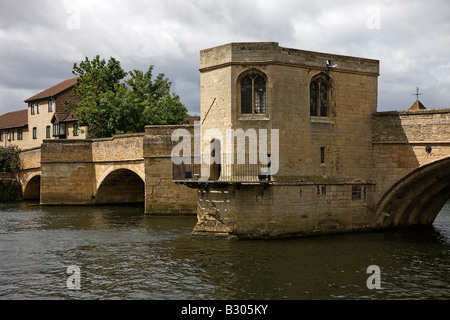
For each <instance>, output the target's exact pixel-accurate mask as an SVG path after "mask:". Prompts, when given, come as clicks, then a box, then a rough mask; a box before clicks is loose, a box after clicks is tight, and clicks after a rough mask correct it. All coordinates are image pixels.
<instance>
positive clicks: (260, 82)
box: [241, 73, 266, 114]
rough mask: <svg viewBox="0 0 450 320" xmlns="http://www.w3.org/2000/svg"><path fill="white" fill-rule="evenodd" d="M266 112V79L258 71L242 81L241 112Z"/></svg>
mask: <svg viewBox="0 0 450 320" xmlns="http://www.w3.org/2000/svg"><path fill="white" fill-rule="evenodd" d="M265 113H266V80H265V79H264V77H263V76H261V75H258V74H256V73H252V74H249V75H247V76H245V77H244V78H243V79H242V81H241V114H265Z"/></svg>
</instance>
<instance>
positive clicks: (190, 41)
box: [0, 0, 450, 113]
mask: <svg viewBox="0 0 450 320" xmlns="http://www.w3.org/2000/svg"><path fill="white" fill-rule="evenodd" d="M69 5H75V6H78V7H77V8H78V9H79V12H80V14H81V16H80V18H81V20H80V22H81V23H80V26H79V29H70V28H68V27H67V25H66V23H67V19H68V18H69V17H70V12H68V10H67V9H68V6H69ZM373 5H375V6H378V7H379V9H380V14H381V16H380V18H381V29H379V30H370V29H369V28H368V27H367V25H366V22H367V19H368V12H367V8H368V7H369V6H373ZM0 6H1V10H0V46H1V47H2V50H0V61H1V63H0V74H1V76H0V87H1V90H2V93H1V94H0V112H1V113H3V112H6V111H10V110H7V108H9V106H14V105H17V103H15V100H14V99H17V94H18V92H23V90H30V91H31V90H35V91H39V90H43V89H45V88H48V87H49V86H51V85H53V84H55V83H57V82H59V81H61V80H63V79H65V78H67V77H70V76H72V74H71V71H72V66H73V63H75V62H79V61H81V60H82V59H84V57H86V56H87V57H93V56H94V55H97V54H100V55H101V56H102V57H104V58H109V57H111V56H113V57H115V58H117V59H119V60H120V61H121V62H122V65H123V67H124V69H126V70H132V69H140V70H146V69H147V68H148V66H149V65H154V66H155V73H159V72H163V73H165V74H166V75H167V76H168V77H169V79H170V80H171V81H172V82H173V89H174V91H175V92H176V93H178V94H179V95H180V97H181V100H182V101H183V103H184V104H185V105H186V106H188V107H189V108H190V110H195V112H197V111H198V110H199V103H200V92H199V90H200V85H199V82H200V81H199V79H200V75H199V71H198V67H199V51H200V50H202V49H205V48H209V47H212V46H216V45H221V44H224V43H227V42H232V41H276V42H279V43H280V45H281V46H286V47H292V48H298V49H304V50H313V51H322V52H330V53H338V54H345V55H354V56H359V57H365V58H372V59H379V60H380V63H381V76H380V79H379V107H380V109H381V110H387V109H391V108H392V109H395V108H407V107H409V105H410V104H412V101H411V99H412V96H411V94H412V92H411V91H413V90H414V89H415V87H416V86H417V85H419V86H420V87H422V88H423V89H424V96H423V97H422V98H423V101H424V104H425V105H427V104H428V105H429V106H432V107H438V106H441V107H445V106H446V104H447V105H448V103H447V101H448V94H447V91H448V87H449V86H450V78H449V77H448V76H446V75H447V74H448V71H449V64H448V62H447V61H446V59H447V57H448V56H449V53H450V52H449V51H450V41H449V40H450V39H449V35H450V25H449V24H448V22H447V21H448V18H447V14H448V12H449V9H450V4H448V3H447V2H445V1H439V0H431V1H430V2H427V3H423V2H419V1H401V2H397V1H396V2H390V1H381V0H379V1H368V2H360V1H351V0H346V1H342V2H340V3H339V6H337V5H336V3H335V2H334V1H321V2H317V1H313V2H311V1H295V0H286V1H238V0H229V1H209V0H196V1H194V0H164V1H163V0H161V1H151V2H149V1H139V0H131V1H121V0H111V1H86V0H79V1H61V2H55V1H50V0H47V1H42V0H41V1H26V0H17V1H4V0H0ZM8 92H10V94H8ZM27 92H28V91H27ZM25 98H27V97H22V99H21V101H22V100H23V99H25ZM21 101H19V103H21Z"/></svg>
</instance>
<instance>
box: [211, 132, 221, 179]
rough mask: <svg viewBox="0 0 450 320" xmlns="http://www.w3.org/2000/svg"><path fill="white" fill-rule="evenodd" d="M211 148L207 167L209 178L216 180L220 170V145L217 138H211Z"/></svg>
mask: <svg viewBox="0 0 450 320" xmlns="http://www.w3.org/2000/svg"><path fill="white" fill-rule="evenodd" d="M210 148H211V166H210V167H209V170H210V174H209V179H210V180H213V181H217V180H219V178H220V174H221V171H222V150H221V149H222V146H221V143H220V140H219V139H213V140H212V141H211V144H210Z"/></svg>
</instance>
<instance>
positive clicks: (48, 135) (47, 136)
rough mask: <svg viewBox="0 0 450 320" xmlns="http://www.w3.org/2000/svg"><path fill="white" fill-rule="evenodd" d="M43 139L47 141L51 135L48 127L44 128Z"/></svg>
mask: <svg viewBox="0 0 450 320" xmlns="http://www.w3.org/2000/svg"><path fill="white" fill-rule="evenodd" d="M45 137H46V138H47V139H48V138H51V134H50V126H47V127H46V128H45Z"/></svg>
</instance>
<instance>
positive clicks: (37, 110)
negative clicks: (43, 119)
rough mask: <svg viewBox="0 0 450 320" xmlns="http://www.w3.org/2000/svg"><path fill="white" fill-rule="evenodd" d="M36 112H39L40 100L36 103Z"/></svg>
mask: <svg viewBox="0 0 450 320" xmlns="http://www.w3.org/2000/svg"><path fill="white" fill-rule="evenodd" d="M36 113H37V114H39V102H38V103H37V104H36Z"/></svg>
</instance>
